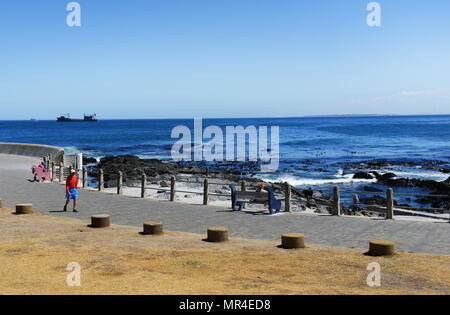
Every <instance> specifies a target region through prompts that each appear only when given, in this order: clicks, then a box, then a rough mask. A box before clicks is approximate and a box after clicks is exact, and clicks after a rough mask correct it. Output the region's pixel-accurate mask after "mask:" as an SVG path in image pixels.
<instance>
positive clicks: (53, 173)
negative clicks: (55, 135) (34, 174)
mask: <svg viewBox="0 0 450 315" xmlns="http://www.w3.org/2000/svg"><path fill="white" fill-rule="evenodd" d="M55 177H56V166H55V162H54V161H52V180H55Z"/></svg>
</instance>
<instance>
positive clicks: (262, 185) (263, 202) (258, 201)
mask: <svg viewBox="0 0 450 315" xmlns="http://www.w3.org/2000/svg"><path fill="white" fill-rule="evenodd" d="M256 192H267V190H266V189H265V188H264V183H262V182H261V183H259V184H258V188H256ZM252 202H253V203H260V204H263V205H265V204H267V201H266V200H258V199H255V200H252Z"/></svg>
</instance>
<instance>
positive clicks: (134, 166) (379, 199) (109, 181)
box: [85, 155, 450, 216]
mask: <svg viewBox="0 0 450 315" xmlns="http://www.w3.org/2000/svg"><path fill="white" fill-rule="evenodd" d="M87 162H90V164H91V165H92V166H90V167H89V176H90V177H91V178H92V181H93V182H95V181H96V179H97V178H98V176H99V169H100V168H102V169H103V172H104V180H105V187H106V188H108V187H115V186H116V178H117V171H121V172H122V174H123V182H124V185H125V186H127V185H132V184H133V183H134V184H136V183H139V182H140V180H141V177H142V174H146V175H147V178H148V181H149V182H150V183H153V184H160V186H161V187H167V183H168V182H169V181H170V178H171V177H172V176H176V177H177V178H180V177H183V176H184V177H187V178H190V179H189V180H192V181H193V182H202V181H203V179H204V178H205V177H209V178H213V179H215V180H220V181H223V182H224V183H230V184H231V183H235V184H237V185H240V181H241V180H242V179H243V178H245V180H246V181H247V183H248V186H249V189H252V187H256V186H257V184H258V183H259V182H261V180H260V179H258V178H256V177H255V174H256V170H257V169H258V167H259V165H258V164H257V163H253V162H222V163H217V164H215V165H213V166H211V165H206V164H202V163H173V162H169V161H161V160H157V159H147V160H145V159H140V158H138V157H136V156H132V155H126V156H114V157H105V158H103V159H101V160H100V162H99V163H97V164H94V160H86V161H85V163H87ZM95 162H97V161H96V160H95ZM394 163H396V164H395V165H398V161H395V162H391V163H390V162H389V161H386V160H383V161H372V162H366V163H359V164H357V163H353V164H351V163H349V164H346V165H344V167H345V169H349V168H353V169H356V170H357V171H356V173H355V175H354V178H363V179H374V180H375V179H376V183H377V184H382V185H385V186H389V187H415V188H421V189H424V190H429V191H432V193H430V194H429V197H428V196H427V197H421V198H417V202H418V203H421V204H424V205H426V204H427V205H431V207H432V208H445V209H450V197H433V196H432V195H437V194H438V195H449V194H450V177H449V178H448V179H447V180H446V181H444V182H437V181H433V180H419V179H410V178H399V177H397V175H396V174H395V173H393V172H388V173H384V174H381V172H379V171H377V170H381V169H384V168H389V167H390V166H391V165H394ZM446 164H447V162H443V161H429V162H428V163H425V164H424V165H425V166H424V165H422V164H421V165H420V166H422V167H428V168H433V170H437V169H439V170H440V171H442V172H443V173H446V171H447V168H445V167H443V166H444V165H446ZM403 165H405V166H417V165H418V164H417V162H408V161H405V162H403ZM271 185H272V186H273V187H274V190H275V193H276V194H278V195H284V185H283V183H272V184H271ZM225 187H226V185H225ZM364 190H365V191H369V192H374V193H376V192H379V193H380V195H374V196H372V197H369V198H361V202H362V203H363V204H364V205H367V206H368V208H370V207H369V206H384V205H385V204H386V199H385V197H384V196H385V192H384V191H383V190H381V189H378V188H376V187H372V186H365V187H364ZM292 203H293V204H296V205H297V209H298V211H302V210H305V209H307V208H308V209H314V210H315V211H314V212H316V213H331V209H332V197H331V196H330V195H329V194H325V193H322V192H321V191H313V192H311V191H309V190H299V189H297V188H295V187H292ZM396 205H397V203H396ZM400 206H404V207H409V204H401V205H400ZM372 208H373V207H372ZM373 209H375V211H365V212H366V213H363V214H364V215H368V216H381V215H382V214H380V213H379V211H377V210H376V208H373ZM343 210H344V212H345V213H347V214H351V213H352V211H351V209H350V207H343ZM359 215H361V214H359Z"/></svg>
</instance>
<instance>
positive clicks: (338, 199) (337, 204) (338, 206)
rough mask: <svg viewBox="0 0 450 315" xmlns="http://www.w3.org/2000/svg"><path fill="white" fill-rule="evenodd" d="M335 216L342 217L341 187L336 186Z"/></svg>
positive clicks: (334, 192) (334, 193) (334, 198)
mask: <svg viewBox="0 0 450 315" xmlns="http://www.w3.org/2000/svg"><path fill="white" fill-rule="evenodd" d="M333 215H337V216H339V215H341V194H340V192H339V186H335V187H334V189H333Z"/></svg>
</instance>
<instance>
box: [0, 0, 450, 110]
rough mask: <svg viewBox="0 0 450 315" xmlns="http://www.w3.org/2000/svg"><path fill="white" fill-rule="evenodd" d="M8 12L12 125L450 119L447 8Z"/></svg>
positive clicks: (181, 6) (19, 5) (261, 2)
mask: <svg viewBox="0 0 450 315" xmlns="http://www.w3.org/2000/svg"><path fill="white" fill-rule="evenodd" d="M69 2H70V1H61V0H59V1H51V0H46V1H32V0H29V1H8V2H2V3H1V5H0V43H1V48H2V49H1V50H0V106H1V108H2V118H1V119H29V118H31V117H35V118H38V119H54V118H55V117H56V116H57V115H59V114H60V113H67V112H70V113H72V115H73V116H81V115H82V113H83V112H97V113H98V114H99V116H100V118H192V117H200V116H201V117H258V116H264V117H282V116H304V115H332V114H449V113H450V75H449V74H450V57H449V56H450V36H449V31H450V2H449V1H448V0H430V1H425V0H422V1H419V0H410V1H405V0H389V1H387V0H386V1H378V2H379V3H380V5H381V9H382V11H381V16H382V26H381V27H379V28H371V27H369V26H368V25H367V23H366V17H367V15H368V14H369V12H367V11H366V6H367V4H368V3H369V2H370V1H368V0H367V1H362V0H345V1H342V0H318V1H301V0H161V1H159V0H158V1H153V0H145V1H138V0H134V1H133V0H130V1H111V0H110V1H104V0H95V1H93V0H89V1H87V0H84V1H83V0H80V1H77V2H78V3H79V4H80V5H81V23H82V25H81V27H74V28H71V27H68V26H67V24H66V16H67V14H68V13H69V12H67V11H66V5H67V4H68V3H69Z"/></svg>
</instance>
